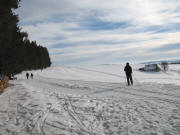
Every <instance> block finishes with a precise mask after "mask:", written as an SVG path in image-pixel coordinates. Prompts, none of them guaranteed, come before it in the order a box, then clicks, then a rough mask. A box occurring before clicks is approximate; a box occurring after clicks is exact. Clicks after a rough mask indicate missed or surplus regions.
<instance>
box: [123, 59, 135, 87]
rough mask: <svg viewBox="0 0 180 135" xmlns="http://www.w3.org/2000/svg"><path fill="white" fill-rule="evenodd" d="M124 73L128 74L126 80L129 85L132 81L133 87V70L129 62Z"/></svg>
mask: <svg viewBox="0 0 180 135" xmlns="http://www.w3.org/2000/svg"><path fill="white" fill-rule="evenodd" d="M124 71H125V72H126V78H127V83H128V85H130V81H131V85H133V79H132V68H131V66H130V65H129V63H128V62H127V63H126V66H125V68H124Z"/></svg>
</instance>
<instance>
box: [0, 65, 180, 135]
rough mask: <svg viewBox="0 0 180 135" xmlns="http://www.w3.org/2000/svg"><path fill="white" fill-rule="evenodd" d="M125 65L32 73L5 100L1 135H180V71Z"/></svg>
mask: <svg viewBox="0 0 180 135" xmlns="http://www.w3.org/2000/svg"><path fill="white" fill-rule="evenodd" d="M143 66H144V65H132V67H133V78H134V82H135V84H134V85H133V86H126V79H125V74H124V71H123V67H124V65H95V66H60V67H51V68H48V69H46V70H43V71H39V70H38V71H30V72H32V73H33V74H34V79H28V80H27V79H26V78H25V73H26V72H23V73H22V74H19V75H17V78H18V80H14V81H10V87H9V88H7V89H6V91H5V92H4V93H3V94H2V95H0V135H179V134H180V65H170V67H169V71H167V72H154V73H151V72H148V73H146V72H140V71H138V68H139V67H143Z"/></svg>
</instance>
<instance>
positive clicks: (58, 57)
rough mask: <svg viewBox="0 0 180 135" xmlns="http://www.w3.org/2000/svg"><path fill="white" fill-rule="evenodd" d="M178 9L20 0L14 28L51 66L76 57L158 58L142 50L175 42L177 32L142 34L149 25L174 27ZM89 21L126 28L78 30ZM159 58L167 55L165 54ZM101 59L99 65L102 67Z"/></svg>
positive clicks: (134, 2) (175, 4) (115, 1)
mask: <svg viewBox="0 0 180 135" xmlns="http://www.w3.org/2000/svg"><path fill="white" fill-rule="evenodd" d="M179 7H180V2H179V1H176V0H82V1H80V0H31V1H29V0H23V1H22V2H21V8H20V9H19V10H18V13H19V14H20V20H21V21H20V22H21V23H20V24H21V26H22V28H23V30H24V31H27V32H28V33H29V37H30V39H31V40H36V41H37V42H38V43H39V44H42V45H44V46H46V47H48V48H49V51H50V53H51V54H52V56H51V58H52V60H53V61H64V63H65V61H66V60H68V61H70V60H73V59H81V58H82V59H83V58H84V59H85V58H92V59H93V58H94V57H97V59H98V57H99V59H101V55H103V54H105V53H106V54H108V55H107V57H108V58H107V59H106V60H109V59H113V58H120V57H124V56H126V55H127V57H136V56H145V55H151V54H152V55H158V54H157V52H156V53H152V52H148V49H150V48H154V47H159V46H163V45H166V44H171V43H178V42H180V39H179V36H180V32H179V31H178V30H176V31H172V32H169V33H153V32H152V31H149V32H148V31H147V32H144V31H143V30H144V29H145V28H148V27H149V26H169V25H170V24H174V23H179V22H180V17H178V16H180V14H179V12H176V10H178V8H179ZM88 18H90V19H92V20H88ZM93 19H99V20H100V21H103V22H106V23H119V22H127V23H129V24H131V25H129V26H128V27H125V28H119V29H118V28H117V29H108V30H107V29H104V30H92V29H89V28H86V27H84V26H83V25H84V24H85V25H88V23H89V22H88V21H90V23H93ZM102 25H103V24H102ZM135 31H137V32H135ZM54 45H56V48H53V46H54ZM57 45H59V47H58V46H57ZM61 46H63V48H61ZM159 53H165V54H167V56H168V55H169V53H170V51H169V52H159ZM171 53H172V51H171ZM174 55H175V56H177V53H175V52H174ZM106 60H105V61H104V62H108V61H106ZM96 61H101V60H96Z"/></svg>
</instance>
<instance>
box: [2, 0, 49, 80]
mask: <svg viewBox="0 0 180 135" xmlns="http://www.w3.org/2000/svg"><path fill="white" fill-rule="evenodd" d="M19 2H20V0H0V75H8V76H9V75H12V74H16V73H20V72H22V71H23V70H32V69H43V68H46V67H49V66H50V65H51V60H50V57H49V53H48V50H47V48H45V47H42V46H41V45H37V43H36V41H30V40H29V39H28V34H27V33H26V32H22V31H21V28H20V27H19V26H18V22H19V17H18V15H16V14H15V13H14V10H15V9H17V8H18V6H19Z"/></svg>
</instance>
